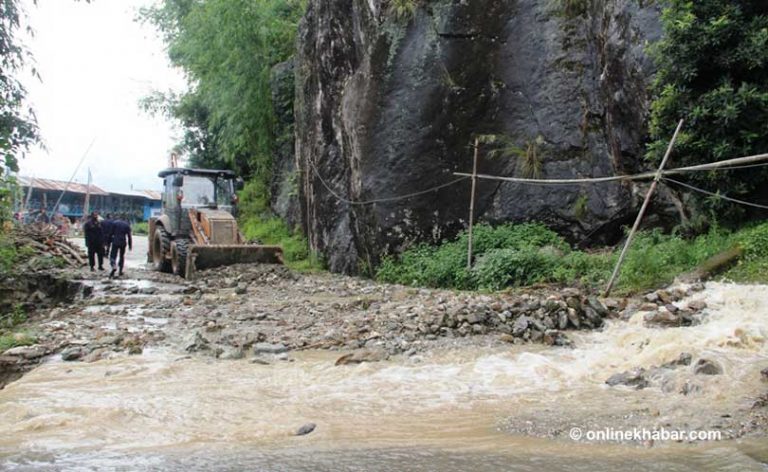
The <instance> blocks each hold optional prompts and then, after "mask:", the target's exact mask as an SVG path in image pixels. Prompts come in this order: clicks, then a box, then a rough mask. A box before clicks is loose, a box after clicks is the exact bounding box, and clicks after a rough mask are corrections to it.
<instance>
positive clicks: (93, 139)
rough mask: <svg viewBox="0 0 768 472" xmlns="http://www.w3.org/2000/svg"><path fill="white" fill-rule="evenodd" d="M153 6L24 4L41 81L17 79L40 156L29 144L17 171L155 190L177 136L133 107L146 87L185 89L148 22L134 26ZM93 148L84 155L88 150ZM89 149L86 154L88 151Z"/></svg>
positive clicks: (120, 0)
mask: <svg viewBox="0 0 768 472" xmlns="http://www.w3.org/2000/svg"><path fill="white" fill-rule="evenodd" d="M153 3H155V1H154V0H96V1H94V2H92V3H90V4H89V3H85V2H76V1H74V0H38V2H37V6H35V5H34V4H33V0H22V4H23V5H24V6H25V9H26V12H27V15H28V20H27V21H28V23H29V26H31V27H32V29H33V30H34V36H33V37H25V38H24V40H23V41H24V44H25V45H26V46H27V47H28V49H29V50H30V51H31V52H32V55H33V56H34V60H35V67H36V68H37V70H38V72H39V74H40V76H41V81H38V80H36V79H33V78H31V77H30V76H29V75H26V76H22V80H23V81H24V84H25V86H26V88H27V91H28V98H29V102H30V104H31V105H32V107H33V108H34V110H35V113H36V115H37V119H38V124H39V126H40V130H41V133H42V136H43V141H44V143H45V147H46V148H47V150H43V149H41V148H37V147H36V148H33V149H31V150H30V152H29V153H28V154H27V156H26V157H25V158H23V159H22V160H21V163H20V167H21V171H20V175H23V176H29V177H38V178H49V179H57V180H64V181H67V180H69V179H70V177H71V176H72V174H73V173H74V172H75V168H76V167H77V165H78V163H79V162H80V160H81V159H82V158H83V156H85V158H84V161H83V164H82V166H81V167H80V169H79V170H78V171H77V173H76V174H75V181H77V182H81V183H86V182H87V179H88V169H90V171H91V173H92V175H93V183H94V184H95V185H97V186H99V187H101V188H103V189H105V190H110V191H126V190H130V189H131V188H134V189H159V188H160V179H159V178H158V177H157V173H158V171H160V170H161V169H163V168H165V167H167V163H168V155H169V151H170V149H171V148H172V147H173V144H174V142H175V137H176V136H177V135H178V134H179V130H178V129H175V128H174V126H173V124H172V123H170V122H169V121H167V120H166V119H164V118H162V117H158V118H155V117H152V116H150V115H148V114H147V113H145V112H144V111H142V110H141V109H140V108H139V105H138V103H139V100H140V99H141V98H142V97H144V96H146V95H148V94H149V93H150V92H151V91H152V90H160V91H166V90H169V89H173V90H177V91H178V90H183V89H184V84H185V81H184V78H183V75H182V73H181V72H180V71H179V70H177V69H174V68H171V66H170V65H169V63H168V60H167V58H166V55H165V50H164V46H163V42H162V40H161V39H160V37H159V36H158V35H157V34H156V32H155V31H154V30H153V29H152V26H150V25H143V24H141V23H137V22H135V21H134V18H135V17H136V14H137V11H138V9H139V8H140V7H142V6H146V5H151V4H153ZM91 143H93V145H92V147H91V148H90V150H89V151H88V148H89V146H90V145H91ZM86 152H87V155H86Z"/></svg>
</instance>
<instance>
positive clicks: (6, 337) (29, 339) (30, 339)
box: [0, 331, 37, 353]
mask: <svg viewBox="0 0 768 472" xmlns="http://www.w3.org/2000/svg"><path fill="white" fill-rule="evenodd" d="M36 342H37V338H36V337H35V336H33V335H31V334H29V333H24V332H18V333H11V332H3V331H0V353H3V352H5V351H7V350H8V349H12V348H14V347H19V346H31V345H32V344H35V343H36Z"/></svg>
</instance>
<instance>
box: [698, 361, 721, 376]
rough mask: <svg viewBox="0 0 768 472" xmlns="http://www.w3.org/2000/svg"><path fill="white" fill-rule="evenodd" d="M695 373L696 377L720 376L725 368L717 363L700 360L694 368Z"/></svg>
mask: <svg viewBox="0 0 768 472" xmlns="http://www.w3.org/2000/svg"><path fill="white" fill-rule="evenodd" d="M693 373H694V374H696V375H720V374H722V373H723V368H722V367H721V366H720V364H718V363H717V362H715V361H712V360H709V359H704V358H702V359H699V360H698V361H696V365H695V366H693Z"/></svg>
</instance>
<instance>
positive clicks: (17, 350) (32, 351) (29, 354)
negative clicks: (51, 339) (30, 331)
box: [3, 344, 46, 360]
mask: <svg viewBox="0 0 768 472" xmlns="http://www.w3.org/2000/svg"><path fill="white" fill-rule="evenodd" d="M45 354H46V349H45V347H44V346H41V345H39V344H35V345H32V346H18V347H13V348H11V349H8V350H7V351H5V352H3V356H14V357H21V358H22V359H27V360H31V359H38V358H40V357H43V356H44V355H45Z"/></svg>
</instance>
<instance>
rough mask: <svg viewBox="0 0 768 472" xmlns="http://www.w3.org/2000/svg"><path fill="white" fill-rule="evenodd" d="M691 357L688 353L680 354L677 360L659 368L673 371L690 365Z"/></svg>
mask: <svg viewBox="0 0 768 472" xmlns="http://www.w3.org/2000/svg"><path fill="white" fill-rule="evenodd" d="M692 357H693V356H691V355H690V354H689V353H687V352H683V353H680V355H679V356H678V357H677V359H675V360H673V361H670V362H667V363H665V364H662V365H661V367H662V368H665V369H674V368H677V367H680V366H685V365H691V359H692Z"/></svg>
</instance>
